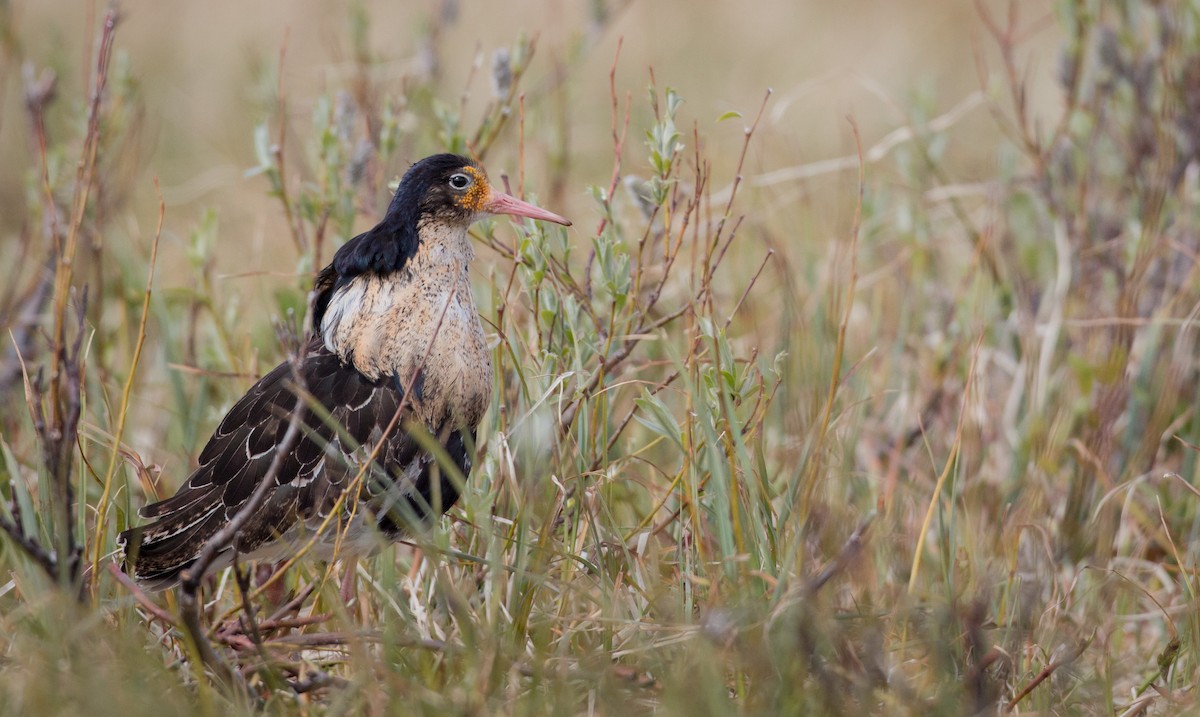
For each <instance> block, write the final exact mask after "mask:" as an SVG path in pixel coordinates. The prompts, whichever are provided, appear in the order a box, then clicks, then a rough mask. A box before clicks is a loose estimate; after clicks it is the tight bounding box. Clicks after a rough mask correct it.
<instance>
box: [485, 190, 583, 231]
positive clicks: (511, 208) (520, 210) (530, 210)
mask: <svg viewBox="0 0 1200 717" xmlns="http://www.w3.org/2000/svg"><path fill="white" fill-rule="evenodd" d="M483 211H485V212H487V213H489V214H511V215H513V216H515V217H529V218H530V219H543V220H545V221H548V222H554V223H555V224H562V225H563V226H564V227H569V226H571V220H570V219H567V218H566V217H560V216H559V215H557V214H555V213H554V212H548V211H546V210H545V209H542V208H541V207H535V206H534V205H532V204H530V203H529V202H522V201H521V200H520V199H517V198H516V197H514V196H512V195H511V194H505V193H504V192H501V191H499V190H497V189H493V190H492V194H491V197H490V199H489V200H488V203H487V204H485V205H483Z"/></svg>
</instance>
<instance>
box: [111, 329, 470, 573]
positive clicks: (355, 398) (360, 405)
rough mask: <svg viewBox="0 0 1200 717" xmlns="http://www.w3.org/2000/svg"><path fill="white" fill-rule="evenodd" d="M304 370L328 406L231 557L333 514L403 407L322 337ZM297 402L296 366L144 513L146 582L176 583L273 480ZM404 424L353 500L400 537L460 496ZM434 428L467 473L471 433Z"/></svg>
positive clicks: (139, 543)
mask: <svg viewBox="0 0 1200 717" xmlns="http://www.w3.org/2000/svg"><path fill="white" fill-rule="evenodd" d="M300 370H301V373H302V376H303V378H304V382H305V385H306V387H307V390H308V392H309V394H310V395H311V396H312V398H313V399H314V400H315V401H316V402H319V403H320V405H321V406H323V407H324V409H325V410H324V411H319V410H317V411H314V410H312V407H311V406H306V407H305V409H304V410H303V411H302V416H301V422H302V426H303V431H302V433H301V435H300V437H299V440H298V441H297V442H296V444H295V447H294V448H293V449H292V451H291V452H290V454H289V455H288V456H287V457H286V458H285V459H284V461H283V464H282V465H281V467H280V470H279V472H278V474H277V476H276V477H275V481H274V482H275V488H274V489H273V490H271V491H270V492H269V493H268V495H267V498H266V501H265V502H264V503H263V505H262V507H261V509H259V510H258V511H257V512H256V513H255V515H254V517H253V518H252V519H251V520H250V521H249V522H248V523H247V524H246V525H245V527H244V528H243V529H242V530H241V531H240V533H239V534H238V536H237V537H236V538H235V540H234V545H233V546H232V548H231V550H232V549H236V550H237V552H239V553H243V554H244V553H251V552H253V551H255V550H258V549H259V548H262V547H264V546H266V545H268V544H270V543H272V542H273V541H275V540H277V539H278V538H279V537H280V536H281V535H283V534H285V533H287V532H288V531H289V530H291V529H293V528H295V527H296V526H297V525H298V524H300V523H301V522H302V521H308V522H315V520H320V519H323V518H324V517H325V516H327V515H328V513H329V511H330V510H331V509H332V508H333V506H334V505H335V503H336V501H337V498H338V497H339V496H340V495H341V493H342V492H343V491H344V490H345V489H346V487H347V485H348V484H349V482H350V481H351V480H352V479H353V477H354V476H355V475H356V474H357V472H358V470H359V466H361V464H362V462H363V461H364V460H365V459H366V456H367V455H368V454H369V452H370V448H371V447H372V446H373V445H375V444H376V443H377V442H378V441H379V438H380V436H381V435H382V434H383V432H384V430H385V429H386V427H387V425H388V423H389V422H390V421H391V420H392V417H393V416H394V415H395V413H396V411H397V410H398V409H399V408H400V405H401V395H402V392H401V389H400V388H399V387H398V385H397V382H396V381H395V379H393V378H391V377H385V378H382V379H380V380H378V381H371V380H369V379H367V378H366V377H365V376H363V375H362V374H361V373H359V372H358V371H356V370H354V369H353V368H351V367H349V366H347V365H346V364H344V363H343V362H342V361H341V360H340V359H339V358H338V357H337V356H336V355H334V354H331V353H330V352H329V351H328V350H327V349H326V348H325V346H324V345H323V344H322V343H321V342H319V341H316V340H314V341H313V342H312V343H311V344H310V346H309V353H308V355H307V357H306V358H305V360H304V362H303V364H302V366H301V368H300ZM418 394H419V391H418ZM414 398H415V399H416V400H420V396H419V395H417V396H414ZM295 404H296V393H295V389H294V381H293V380H292V372H291V367H290V365H289V364H287V363H283V364H280V365H279V366H277V367H275V369H274V370H272V371H271V372H270V373H268V374H267V375H265V376H263V377H262V378H261V379H260V380H259V381H258V383H256V384H254V386H253V387H252V388H251V389H250V390H249V391H248V392H247V393H246V395H245V396H243V397H242V398H241V399H240V400H239V401H238V402H237V403H236V404H234V406H233V408H231V409H230V410H229V413H228V414H226V416H225V418H224V419H223V420H222V421H221V423H220V425H218V426H217V429H216V430H215V431H214V432H213V435H212V437H211V438H210V439H209V441H208V443H207V444H206V445H205V447H204V450H203V451H202V452H201V454H200V460H199V466H198V467H197V468H196V470H195V471H194V472H193V473H192V475H191V476H190V477H189V478H188V480H187V482H186V483H185V484H184V485H183V486H182V487H181V488H180V489H179V491H178V492H177V493H176V494H175V495H174V496H172V497H170V498H167V499H166V500H163V501H160V502H158V503H154V504H151V505H148V506H146V507H145V508H143V509H142V511H141V515H142V517H144V518H153V519H154V521H153V522H151V523H149V524H147V525H143V526H140V527H137V528H132V529H130V530H127V531H125V532H124V533H122V534H121V536H120V538H119V540H118V542H119V543H120V544H121V545H122V546H123V547H124V548H125V550H126V563H127V565H126V568H127V569H128V568H129V567H130V565H129V564H130V563H132V564H133V567H134V568H135V570H134V573H135V575H136V576H137V578H138V579H139V580H142V581H143V582H146V583H147V584H148V585H150V586H151V587H155V588H165V587H170V586H171V585H174V584H175V583H177V582H178V580H179V574H180V572H181V571H182V570H184V569H185V568H187V567H188V566H189V565H190V564H191V563H192V562H193V561H194V560H195V559H196V558H197V557H198V555H199V553H200V551H201V550H202V549H203V547H204V544H205V542H206V541H207V540H209V539H210V538H211V537H212V536H213V535H214V534H215V533H216V532H217V531H218V530H220V528H221V526H223V525H224V524H225V523H227V522H228V521H229V520H231V519H232V518H233V517H234V516H235V515H236V514H237V513H238V511H239V510H240V508H241V507H242V506H243V505H245V503H246V501H247V500H248V499H249V498H250V496H251V494H252V493H253V492H254V490H255V488H256V487H257V486H258V485H259V483H260V482H261V481H262V480H264V479H265V478H266V477H267V476H266V474H267V471H268V469H269V467H270V465H271V461H272V460H273V459H274V456H275V453H276V447H277V446H278V444H279V443H280V442H281V441H282V440H283V437H284V434H285V433H286V432H287V426H288V419H289V416H290V414H291V411H292V409H293V408H294V407H295ZM406 413H407V410H406ZM323 414H324V415H323ZM404 424H405V417H401V419H400V421H399V422H398V423H397V427H396V428H394V429H393V430H392V432H391V433H390V435H389V436H388V438H387V441H386V444H385V445H384V447H383V448H382V449H381V450H380V454H379V456H378V457H377V459H376V463H375V470H373V471H372V475H371V477H370V479H369V480H368V481H367V482H366V483H365V484H364V486H363V491H362V492H361V494H358V495H356V496H354V497H355V499H362V500H364V501H366V503H365V507H366V509H367V510H368V511H370V512H371V513H372V514H373V515H375V516H376V519H377V523H378V526H379V528H380V529H381V530H382V531H383V532H384V533H385V534H389V535H391V536H395V535H398V534H401V533H404V532H406V529H407V528H408V527H409V525H410V524H411V522H412V521H413V520H418V521H419V520H424V519H426V518H428V517H429V516H430V515H440V514H441V512H443V511H444V510H445V509H447V508H449V507H450V506H451V505H453V504H454V502H455V500H457V498H458V484H457V481H455V480H451V479H450V477H449V476H448V475H447V471H443V470H440V469H439V467H438V466H437V465H436V463H435V462H434V461H433V460H432V459H431V458H430V457H429V456H428V455H426V454H425V453H424V452H423V451H422V450H421V449H420V447H419V444H418V442H417V441H416V440H414V439H413V438H412V436H411V434H410V433H409V431H408V430H406V428H405V425H404ZM434 433H435V435H437V436H438V438H439V439H441V441H442V443H443V445H444V447H445V449H446V451H447V454H448V455H449V456H450V459H451V460H452V461H453V462H454V463H455V464H456V465H457V466H458V468H459V470H460V471H461V472H462V474H463V475H466V473H467V472H468V471H469V469H470V456H469V455H468V452H467V443H468V439H467V436H468V435H469V436H470V442H471V443H473V442H474V431H473V430H466V431H458V430H451V429H449V428H448V427H438V430H435V431H434ZM360 510H361V508H360Z"/></svg>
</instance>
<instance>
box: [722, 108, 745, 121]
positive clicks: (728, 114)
mask: <svg viewBox="0 0 1200 717" xmlns="http://www.w3.org/2000/svg"><path fill="white" fill-rule="evenodd" d="M741 116H742V113H741V112H736V111H734V110H730V111H728V112H726V113H725V114H723V115H721V116H720V117H718V118H717V121H718V122H724V121H725V120H731V119H737V118H739V117H741Z"/></svg>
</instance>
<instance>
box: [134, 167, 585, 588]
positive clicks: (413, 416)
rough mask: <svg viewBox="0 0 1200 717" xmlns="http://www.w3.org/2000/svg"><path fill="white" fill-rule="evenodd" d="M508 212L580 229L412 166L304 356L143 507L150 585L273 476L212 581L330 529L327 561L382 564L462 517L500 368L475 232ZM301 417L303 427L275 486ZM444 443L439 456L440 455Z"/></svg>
mask: <svg viewBox="0 0 1200 717" xmlns="http://www.w3.org/2000/svg"><path fill="white" fill-rule="evenodd" d="M494 215H511V216H515V217H527V218H529V219H534V220H542V221H549V222H554V223H557V224H561V225H563V226H570V225H571V222H570V221H569V220H567V219H566V218H564V217H562V216H559V215H558V214H554V213H553V212H549V211H547V210H545V209H542V208H540V207H537V206H534V205H533V204H530V203H527V202H524V201H522V200H520V199H517V198H516V197H513V196H511V195H509V194H506V193H504V192H502V191H500V190H498V189H496V188H494V187H492V185H491V184H490V183H489V181H488V177H487V173H486V172H485V171H484V169H483V167H482V166H481V165H480V164H479V163H478V162H476V161H474V160H473V159H470V158H467V157H463V156H459V155H455V154H436V155H433V156H430V157H426V158H424V159H422V160H420V161H418V162H416V163H415V164H413V165H412V166H411V167H410V168H409V169H408V170H407V171H406V172H405V174H404V176H403V177H402V178H401V180H400V184H399V186H398V187H397V189H396V192H395V195H394V196H393V198H392V200H391V203H390V204H389V205H388V209H387V211H386V212H385V214H384V217H383V219H382V220H381V221H380V222H379V223H378V224H376V225H375V226H374V227H373V228H371V229H370V230H368V231H366V232H364V233H362V234H359V235H358V236H356V237H354V238H353V239H351V240H349V241H347V242H346V243H345V244H343V245H342V246H341V247H340V248H339V249H338V250H337V251H336V252H335V254H334V256H333V258H332V260H331V261H330V263H329V264H328V265H327V266H325V267H324V268H323V269H322V270H321V271H320V272H318V273H317V275H316V277H315V279H314V282H313V290H312V291H313V293H312V297H311V300H310V301H311V306H312V330H311V336H310V337H309V338H308V339H307V342H306V349H305V350H304V351H303V352H301V354H300V356H301V358H300V360H299V361H296V362H290V361H284V362H282V363H280V364H279V365H278V366H276V367H275V368H274V369H273V370H271V371H270V372H269V373H267V374H266V375H264V376H263V377H262V378H260V379H259V380H258V382H257V383H255V384H254V385H253V386H252V387H251V388H250V390H249V391H247V392H246V394H245V395H244V396H242V397H241V398H240V399H239V400H238V401H237V402H236V403H234V405H233V407H232V408H230V409H229V411H228V413H226V414H225V416H224V418H223V419H222V420H221V422H220V423H219V424H218V425H217V427H216V430H215V431H214V432H213V434H212V436H211V437H210V438H209V439H208V442H207V443H206V445H205V446H204V449H203V450H202V451H201V453H200V456H199V460H198V465H197V467H196V469H195V470H194V471H193V472H192V473H191V475H190V476H189V477H188V479H187V480H186V481H185V482H184V483H183V485H181V486H180V488H179V490H178V492H176V493H175V495H173V496H172V497H169V498H166V499H165V500H162V501H159V502H156V503H151V504H149V505H146V506H145V507H143V508H142V509H141V510H140V511H139V513H140V516H141V517H142V518H143V519H148V520H150V521H151V522H149V523H146V524H144V525H140V526H137V527H133V528H130V529H128V530H126V531H124V532H122V533H120V535H119V536H118V539H117V543H118V548H119V550H120V551H121V552H122V553H123V567H124V569H125V571H126V572H127V573H130V574H132V575H133V576H134V578H136V579H137V581H138V582H139V583H141V584H142V585H143V586H145V587H147V588H148V589H152V590H164V589H168V588H171V587H174V586H176V585H178V584H179V583H180V580H181V576H182V575H183V574H184V571H186V570H188V569H189V568H190V567H192V566H193V565H194V564H195V563H196V561H197V559H198V558H199V556H200V554H201V552H202V551H203V550H204V548H205V546H206V544H207V542H208V541H209V540H211V539H212V538H213V537H214V535H216V534H217V533H218V531H220V530H221V529H222V528H223V527H224V526H226V525H227V524H229V523H230V521H232V520H234V517H235V516H237V515H238V512H239V511H240V510H241V509H242V508H243V507H244V506H245V505H246V504H247V501H248V500H249V499H250V496H251V495H252V494H253V493H254V492H255V490H256V488H257V487H258V486H259V485H260V484H261V483H262V482H264V481H266V480H272V482H273V485H272V486H270V487H269V488H266V489H264V490H266V491H267V493H266V496H265V499H263V502H262V503H261V504H260V507H259V508H258V509H257V510H256V511H254V512H253V514H251V515H250V516H249V520H247V521H246V522H245V523H244V524H243V525H242V526H241V529H240V530H238V531H237V533H236V534H235V535H234V537H233V538H232V540H230V541H229V543H228V545H225V546H222V547H221V548H220V551H219V552H218V553H217V556H216V559H215V560H213V562H212V564H211V566H210V567H209V569H208V572H213V571H215V570H217V569H219V568H221V567H226V566H228V565H230V564H232V562H233V561H234V559H235V558H236V559H239V560H282V559H285V558H288V557H290V556H291V555H294V554H295V553H296V552H297V551H298V550H299V549H300V546H302V545H304V544H306V543H309V542H311V541H312V539H313V537H314V535H315V534H316V533H317V532H318V531H319V530H320V528H321V526H322V525H325V526H326V530H325V534H322V535H317V537H316V542H315V543H313V545H312V550H311V553H310V554H311V555H312V556H313V557H315V558H317V559H320V560H332V559H333V558H335V557H337V556H338V555H342V554H347V553H348V554H350V555H355V554H369V553H370V552H373V551H374V550H375V549H377V548H378V547H379V546H380V545H382V544H383V541H381V540H380V537H382V538H385V539H390V540H393V541H394V540H399V539H402V538H404V537H405V536H407V535H410V534H412V532H413V531H414V530H417V529H419V528H420V527H421V526H423V525H425V524H427V523H428V522H430V521H431V520H433V519H434V518H436V517H438V516H440V515H441V514H442V513H444V512H445V511H446V510H448V509H449V508H450V507H451V506H452V505H453V504H454V503H455V502H456V501H457V500H458V497H459V491H460V488H461V485H462V477H465V476H467V475H468V474H469V473H470V469H471V458H472V456H471V451H472V449H473V446H474V445H475V437H476V430H477V428H478V426H479V424H480V421H481V420H482V418H483V414H484V412H485V410H486V409H487V406H488V404H489V402H490V401H491V394H492V384H493V371H492V364H491V358H490V355H489V349H488V345H487V341H486V337H485V335H484V332H483V327H482V324H481V323H480V319H479V313H478V310H477V308H476V306H475V301H474V298H473V295H472V293H471V286H470V282H469V279H468V274H467V267H468V265H469V264H470V263H471V260H472V259H473V258H474V249H473V247H472V245H471V240H470V237H469V235H468V229H469V228H470V226H471V225H472V224H473V223H474V222H476V221H477V220H479V219H483V218H485V217H488V216H494ZM293 363H295V364H296V365H295V366H293ZM297 396H302V397H304V399H303V400H304V403H303V407H302V408H299V409H298V408H297V404H298V402H297ZM294 410H295V411H298V413H299V415H300V418H299V420H300V426H301V429H300V431H299V432H298V434H296V435H295V436H294V438H293V440H294V443H293V445H292V446H291V449H290V451H287V452H286V455H284V456H283V457H282V459H281V463H280V465H279V467H278V469H277V470H276V472H275V475H274V477H273V479H272V477H271V476H270V475H268V473H269V467H270V466H271V464H272V461H273V460H274V459H275V457H276V454H277V453H278V452H279V449H280V447H281V443H283V442H284V440H285V435H286V434H287V431H288V427H289V424H290V423H291V420H292V413H293V411H294ZM398 412H399V414H400V415H399V416H397V413H398ZM389 424H391V425H390V426H389ZM389 427H390V430H389ZM422 434H424V435H422ZM430 438H432V439H433V441H435V442H436V443H437V444H438V446H440V448H437V449H435V450H432V451H431V450H428V447H429V446H430V445H431V444H430V443H429V439H430ZM439 453H440V454H441V459H440V460H439V457H438V455H437V454H439ZM372 455H373V456H374V457H373V459H372ZM446 461H448V462H449V464H452V465H453V467H455V468H457V471H458V472H459V473H460V474H461V475H453V471H452V470H449V468H450V466H449V465H447V463H446ZM363 466H366V467H367V470H366V471H363V470H362V468H363ZM360 473H364V474H365V478H363V479H362V480H359V481H356V480H355V477H356V476H358V475H360ZM331 517H332V518H334V520H330V518H331ZM329 525H336V526H337V527H336V529H329V528H328V526H329ZM192 579H197V577H196V576H193V577H192Z"/></svg>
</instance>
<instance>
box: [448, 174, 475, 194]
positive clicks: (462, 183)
mask: <svg viewBox="0 0 1200 717" xmlns="http://www.w3.org/2000/svg"><path fill="white" fill-rule="evenodd" d="M450 186H451V187H454V188H455V189H458V190H463V189H466V188H467V187H469V186H471V177H470V176H469V175H466V174H463V173H462V172H458V173H456V174H451V175H450Z"/></svg>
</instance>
